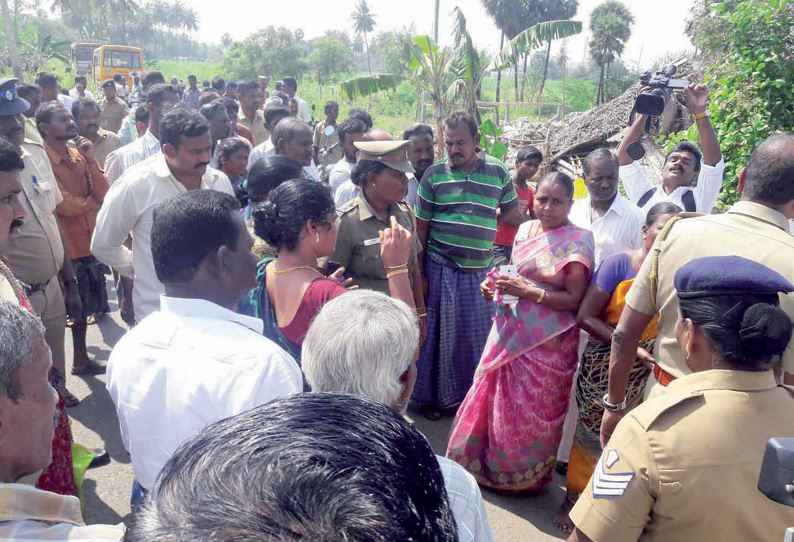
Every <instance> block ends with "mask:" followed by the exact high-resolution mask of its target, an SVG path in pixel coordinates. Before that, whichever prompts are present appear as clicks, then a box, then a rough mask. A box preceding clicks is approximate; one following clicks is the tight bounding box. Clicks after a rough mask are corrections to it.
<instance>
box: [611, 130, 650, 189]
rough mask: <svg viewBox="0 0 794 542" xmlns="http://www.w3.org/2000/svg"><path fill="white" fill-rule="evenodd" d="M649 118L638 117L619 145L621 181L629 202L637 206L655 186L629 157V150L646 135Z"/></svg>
mask: <svg viewBox="0 0 794 542" xmlns="http://www.w3.org/2000/svg"><path fill="white" fill-rule="evenodd" d="M647 120H648V117H647V116H645V115H637V118H635V119H634V124H632V125H631V126H630V127H629V131H628V132H626V135H624V136H623V139H622V140H621V141H620V145H618V161H619V162H620V180H621V181H622V182H623V189H624V190H625V191H626V196H628V198H629V201H631V202H632V203H634V204H636V203H637V202H638V201H639V200H640V198H641V197H642V195H643V194H645V193H646V192H647V191H648V190H651V189H653V188H654V186H653V184H651V182H650V181H649V180H648V177H646V176H645V173H644V172H643V171H642V168H641V167H640V165H639V164H638V163H636V162H635V161H634V159H633V158H632V157H631V156H629V153H628V148H629V145H631V144H632V143H634V142H639V141H640V139H642V135H643V134H644V133H645V122H646V121H647Z"/></svg>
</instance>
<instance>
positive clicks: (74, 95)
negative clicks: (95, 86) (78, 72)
mask: <svg viewBox="0 0 794 542" xmlns="http://www.w3.org/2000/svg"><path fill="white" fill-rule="evenodd" d="M69 97H70V98H71V99H72V100H73V101H75V102H76V101H77V100H93V99H94V95H93V94H91V91H90V90H88V89H86V90H84V91H83V97H82V98H81V97H80V92H78V90H77V87H74V88H73V89H71V90H70V91H69Z"/></svg>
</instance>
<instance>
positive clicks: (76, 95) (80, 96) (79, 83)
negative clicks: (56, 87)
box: [69, 75, 94, 102]
mask: <svg viewBox="0 0 794 542" xmlns="http://www.w3.org/2000/svg"><path fill="white" fill-rule="evenodd" d="M87 84H88V79H87V78H86V76H85V75H75V76H74V88H73V89H72V90H70V91H69V97H70V98H71V99H72V101H75V102H76V101H77V100H85V99H88V100H93V99H94V95H93V94H92V93H91V91H90V90H86V88H85V87H86V85H87Z"/></svg>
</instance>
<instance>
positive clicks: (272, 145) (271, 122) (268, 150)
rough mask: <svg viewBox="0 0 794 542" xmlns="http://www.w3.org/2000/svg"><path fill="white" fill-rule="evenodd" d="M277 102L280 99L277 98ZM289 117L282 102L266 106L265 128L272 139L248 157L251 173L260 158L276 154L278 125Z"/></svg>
mask: <svg viewBox="0 0 794 542" xmlns="http://www.w3.org/2000/svg"><path fill="white" fill-rule="evenodd" d="M276 100H279V99H278V98H276ZM268 101H269V100H268ZM269 102H270V101H269ZM287 117H289V109H287V108H286V107H284V105H283V104H282V103H281V101H280V100H279V101H278V102H276V101H275V100H274V101H273V102H270V103H267V104H265V127H266V128H267V129H268V131H269V132H270V137H268V138H267V139H266V140H265V141H263V142H262V143H260V144H259V145H257V146H256V147H254V148H253V149H252V150H251V154H249V155H248V170H249V171H250V170H251V166H253V165H254V164H256V163H257V162H258V161H259V159H260V158H264V157H265V156H273V155H274V154H276V142H275V139H274V138H275V132H276V125H278V123H279V122H281V121H282V120H284V119H286V118H287Z"/></svg>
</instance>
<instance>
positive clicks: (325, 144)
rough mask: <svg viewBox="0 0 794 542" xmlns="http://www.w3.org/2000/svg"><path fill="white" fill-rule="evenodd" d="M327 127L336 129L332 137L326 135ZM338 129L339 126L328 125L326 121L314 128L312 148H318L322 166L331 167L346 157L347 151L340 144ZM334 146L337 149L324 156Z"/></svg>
mask: <svg viewBox="0 0 794 542" xmlns="http://www.w3.org/2000/svg"><path fill="white" fill-rule="evenodd" d="M326 126H330V127H331V128H333V129H334V131H333V132H331V135H325V127H326ZM337 128H338V125H327V124H326V123H325V121H322V122H318V123H317V126H315V127H314V141H313V142H312V146H313V147H317V157H318V158H319V159H320V162H319V164H320V165H323V166H331V165H333V164H336V163H337V162H338V161H339V160H341V159H342V158H344V157H345V150H344V149H343V148H342V145H341V144H339V130H338V129H337ZM334 145H336V147H334V148H333V150H331V151H330V152H329V153H327V154H326V155H325V156H323V151H324V150H325V149H328V148H330V147H333V146H334Z"/></svg>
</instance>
